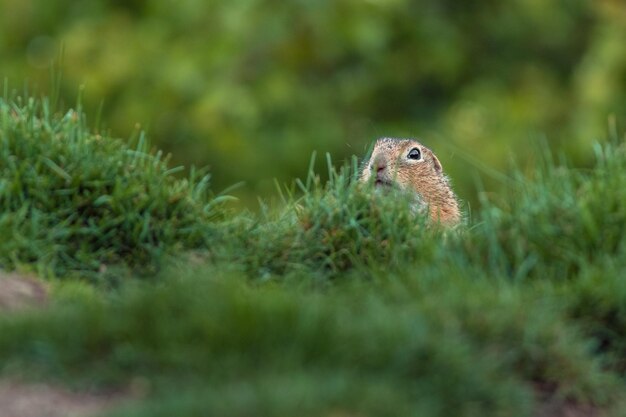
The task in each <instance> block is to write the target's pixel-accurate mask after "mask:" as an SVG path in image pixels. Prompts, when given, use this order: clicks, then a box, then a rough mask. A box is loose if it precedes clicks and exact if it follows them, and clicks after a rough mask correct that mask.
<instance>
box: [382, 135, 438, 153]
mask: <svg viewBox="0 0 626 417" xmlns="http://www.w3.org/2000/svg"><path fill="white" fill-rule="evenodd" d="M415 147H419V148H422V149H426V147H425V146H424V145H422V144H421V143H419V142H418V141H416V140H415V139H402V138H380V139H378V140H377V141H376V144H375V145H374V149H375V150H384V151H392V152H393V151H396V152H399V151H403V150H405V149H407V148H415Z"/></svg>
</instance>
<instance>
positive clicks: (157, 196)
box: [0, 98, 221, 277]
mask: <svg viewBox="0 0 626 417" xmlns="http://www.w3.org/2000/svg"><path fill="white" fill-rule="evenodd" d="M136 142H137V143H136V146H134V147H130V146H129V145H128V144H127V143H125V142H124V141H121V140H118V139H113V138H110V137H106V136H101V135H99V134H94V133H91V132H89V130H88V129H87V127H86V123H85V115H84V114H83V113H82V112H81V111H80V108H79V109H78V110H70V111H68V112H67V113H65V114H51V112H50V105H49V104H48V101H47V100H46V99H43V100H37V99H33V98H29V99H27V100H21V99H19V98H18V99H16V100H7V99H0V235H1V236H2V237H3V238H2V239H1V240H0V267H2V268H5V269H11V268H14V267H15V266H16V265H18V264H33V265H35V268H36V269H38V270H39V271H40V272H42V273H46V274H51V275H56V276H59V277H65V276H67V275H68V274H72V273H77V274H80V275H87V276H91V277H99V276H100V277H101V276H102V274H100V275H98V274H95V272H97V271H103V270H105V269H106V268H107V267H109V266H110V265H119V264H122V265H128V266H130V267H131V268H133V269H135V270H137V271H141V270H143V271H153V270H154V269H155V268H156V266H157V264H158V263H159V260H160V259H161V258H162V256H163V255H164V254H166V253H168V252H169V251H172V250H173V249H175V248H181V249H182V248H194V247H199V246H206V242H207V235H208V234H209V228H210V225H211V223H212V222H213V221H214V220H215V219H217V218H219V217H220V216H221V210H220V208H219V202H220V199H219V198H214V197H213V196H212V195H211V193H210V190H209V188H208V185H209V176H208V175H205V174H202V173H201V172H199V171H197V170H192V171H191V173H190V175H189V176H187V177H185V178H183V179H178V178H176V177H175V176H174V174H175V173H177V172H179V171H180V170H181V168H170V167H169V166H168V157H165V156H164V155H163V154H162V153H161V152H150V151H148V145H147V144H146V141H145V139H144V137H143V135H140V136H139V138H138V140H137V141H136Z"/></svg>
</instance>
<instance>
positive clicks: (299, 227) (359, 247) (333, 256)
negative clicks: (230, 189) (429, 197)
mask: <svg viewBox="0 0 626 417" xmlns="http://www.w3.org/2000/svg"><path fill="white" fill-rule="evenodd" d="M328 165H329V176H330V180H329V181H328V182H327V183H322V182H321V180H320V177H319V176H318V175H316V174H315V173H313V172H310V174H309V176H308V178H307V180H306V181H305V182H301V181H297V182H296V184H297V186H298V187H299V191H300V192H301V196H299V197H296V196H295V191H294V190H293V189H292V190H288V192H287V193H283V195H284V196H285V195H286V197H285V199H284V203H285V206H284V207H283V208H282V209H281V210H280V211H278V212H277V213H269V212H265V213H264V217H263V218H262V220H259V219H256V220H254V219H247V220H242V219H240V220H239V221H238V222H234V223H231V224H230V227H227V228H226V229H224V230H227V232H226V233H224V238H223V239H222V242H221V243H220V244H219V245H217V244H216V245H214V246H215V247H219V248H221V249H222V251H221V253H218V254H216V258H217V259H218V260H221V261H222V262H226V263H233V264H238V265H242V266H243V269H244V270H246V271H247V273H248V274H250V275H251V276H253V277H262V278H269V277H285V276H288V275H289V274H291V273H296V274H297V273H299V272H303V271H305V272H307V273H312V274H314V275H316V276H317V277H318V278H322V279H328V278H336V277H340V276H342V275H344V274H345V273H349V272H350V271H357V272H358V273H359V274H361V275H363V274H369V272H368V271H374V270H376V269H378V268H380V267H381V266H383V267H384V268H385V269H391V270H398V269H400V268H402V267H403V266H404V265H405V264H406V263H410V262H427V261H428V260H432V259H434V257H435V253H436V252H437V251H439V250H441V249H442V242H444V243H445V241H446V236H447V235H449V234H451V232H448V231H446V230H444V229H442V228H441V227H439V226H438V225H435V224H430V223H429V220H428V218H427V216H425V215H422V214H420V213H416V212H414V211H413V210H412V209H411V204H412V202H413V201H412V196H411V195H410V194H407V193H403V192H401V191H399V190H375V189H374V188H373V187H371V186H370V185H368V184H362V183H360V182H359V181H357V175H358V173H357V171H358V170H357V169H356V163H353V165H352V166H344V167H343V168H342V169H341V170H339V171H336V170H335V169H334V168H333V167H332V164H331V162H330V160H329V161H328ZM443 246H445V244H444V245H443Z"/></svg>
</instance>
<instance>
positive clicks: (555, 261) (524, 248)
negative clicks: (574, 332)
mask: <svg viewBox="0 0 626 417" xmlns="http://www.w3.org/2000/svg"><path fill="white" fill-rule="evenodd" d="M594 156H595V159H596V165H595V167H594V168H593V169H592V170H589V171H582V170H577V169H573V168H569V167H567V166H566V165H564V164H562V165H558V166H557V165H555V164H554V163H553V162H552V161H549V160H547V161H545V162H544V164H543V165H542V166H540V167H538V168H537V169H536V171H535V172H534V176H535V178H533V179H530V180H529V179H523V178H521V177H520V178H519V181H518V186H517V187H514V189H513V190H512V192H511V193H510V195H508V196H507V197H506V199H505V200H504V201H503V202H502V203H500V204H498V205H496V204H491V203H488V204H487V205H486V208H485V209H484V210H483V211H482V212H481V214H480V215H479V216H478V222H477V223H478V224H477V225H476V226H475V227H474V228H473V230H472V233H468V234H467V235H466V237H465V238H464V239H463V241H462V245H463V247H464V248H463V250H464V251H465V253H467V254H468V257H469V258H471V262H472V263H482V264H484V267H485V268H489V269H491V270H493V271H498V272H500V273H502V274H504V275H507V276H510V277H511V278H512V279H514V280H524V279H526V278H539V279H550V280H564V279H569V278H571V277H574V276H576V275H577V274H578V273H579V272H580V271H581V270H582V269H584V268H585V267H587V266H589V265H593V264H594V263H596V262H599V261H602V260H603V259H604V258H607V257H609V258H610V257H620V256H623V254H624V253H626V233H624V225H625V224H626V147H625V146H624V145H620V144H619V143H609V144H605V145H600V144H598V145H596V146H595V154H594Z"/></svg>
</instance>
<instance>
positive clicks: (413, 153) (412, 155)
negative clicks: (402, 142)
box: [407, 148, 422, 160]
mask: <svg viewBox="0 0 626 417" xmlns="http://www.w3.org/2000/svg"><path fill="white" fill-rule="evenodd" d="M421 157H422V153H421V152H420V150H419V149H418V148H413V149H411V150H410V151H409V154H408V155H407V158H409V159H415V160H419V159H420V158H421Z"/></svg>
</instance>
